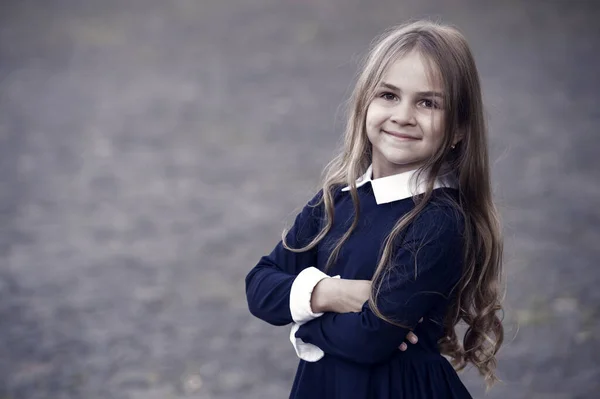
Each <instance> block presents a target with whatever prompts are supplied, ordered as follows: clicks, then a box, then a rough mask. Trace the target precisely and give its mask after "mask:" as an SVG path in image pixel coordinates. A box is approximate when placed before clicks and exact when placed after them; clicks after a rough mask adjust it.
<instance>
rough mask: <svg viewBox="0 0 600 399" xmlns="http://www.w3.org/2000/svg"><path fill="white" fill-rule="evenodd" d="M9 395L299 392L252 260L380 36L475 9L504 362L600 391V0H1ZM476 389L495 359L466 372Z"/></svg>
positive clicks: (539, 393)
mask: <svg viewBox="0 0 600 399" xmlns="http://www.w3.org/2000/svg"><path fill="white" fill-rule="evenodd" d="M0 4H1V5H0V183H1V184H0V218H1V219H0V398H1V399H38V398H51V399H61V398H69V399H70V398H84V399H96V398H132V399H137V398H145V399H148V398H150V399H152V398H157V399H167V398H202V399H208V398H215V399H216V398H222V399H225V398H249V399H258V398H284V397H287V395H288V393H289V389H290V387H291V383H292V378H293V375H294V371H295V367H296V364H297V359H296V356H295V354H294V351H293V349H292V347H291V345H290V344H289V342H288V340H287V334H288V329H287V328H275V327H272V326H269V325H267V324H266V323H263V322H261V321H259V320H257V319H255V318H253V317H252V316H251V315H250V314H249V312H248V311H247V305H246V302H245V294H244V284H243V278H244V277H245V275H246V273H247V272H248V271H249V270H250V268H252V267H253V266H254V265H255V263H256V262H257V261H258V259H259V257H260V256H262V255H263V254H265V253H268V252H269V251H270V250H271V249H272V247H273V246H274V245H275V244H276V242H277V241H278V239H279V235H280V232H281V230H282V228H283V227H284V225H285V222H289V221H290V220H292V218H293V216H294V212H295V210H297V209H298V207H300V206H302V205H303V203H304V202H305V201H306V200H307V199H308V198H309V197H310V195H311V193H312V192H313V190H315V188H316V186H317V183H318V180H319V174H320V171H321V169H322V168H323V166H324V165H325V163H326V162H327V161H328V160H329V159H330V158H331V156H332V155H333V152H334V149H335V147H336V144H337V142H338V138H339V135H340V132H341V127H342V123H341V116H342V114H341V112H340V104H342V103H343V101H344V100H345V99H346V98H347V96H348V94H349V90H350V88H351V84H352V81H353V76H354V73H355V71H356V67H357V63H356V61H357V59H358V57H359V56H360V55H362V54H364V52H365V51H366V48H367V46H368V44H369V42H370V41H371V40H372V39H373V38H374V37H375V36H376V35H377V34H379V33H381V32H382V31H383V30H384V29H385V28H387V27H389V26H391V25H394V24H397V23H399V22H402V21H405V20H406V19H409V18H417V17H430V18H434V19H441V20H442V21H444V22H448V23H452V24H456V25H458V26H459V27H460V28H461V29H462V31H463V32H464V33H465V35H466V36H467V38H468V39H469V41H470V43H471V45H472V48H473V51H474V53H475V56H476V59H477V62H478V66H479V68H480V73H481V77H482V80H483V87H484V91H485V92H484V95H485V101H486V104H487V110H488V116H489V121H490V127H491V142H490V146H491V154H492V160H493V177H494V189H495V192H496V197H497V200H498V205H499V208H500V210H501V212H502V216H503V218H504V222H505V228H506V277H507V283H508V290H507V299H506V317H505V323H506V324H505V326H506V344H505V346H504V347H503V349H502V351H501V353H500V355H499V374H500V377H501V378H502V379H503V381H504V383H503V384H501V385H498V386H497V387H496V388H494V389H493V390H492V391H491V392H490V393H489V394H488V395H487V396H486V397H489V398H549V399H575V398H577V399H584V398H585V399H591V398H600V350H599V349H600V342H599V334H600V322H599V320H598V319H599V317H600V289H599V286H600V268H599V267H598V259H600V212H599V210H598V209H599V208H598V207H599V205H600V184H599V182H600V176H599V175H600V173H599V169H600V168H599V166H600V156H599V154H598V152H599V151H600V139H599V138H598V128H600V112H599V111H598V91H599V89H600V84H599V83H598V77H597V74H598V71H599V70H600V56H599V51H598V47H599V46H598V45H599V44H600V28H599V24H598V21H599V20H600V4H598V2H595V1H566V0H565V1H536V2H521V1H503V2H492V1H475V0H453V1H445V2H442V1H425V0H423V1H395V0H377V1H359V0H338V1H335V0H303V1H299V0H298V1H295V0H251V1H249V0H226V1H217V0H211V1H209V0H206V1H200V0H198V1H194V0H143V1H142V0H120V1H117V0H103V1H91V0H90V1H83V0H79V1H76V0H52V1H43V0H12V1H11V0H2V2H1V3H0ZM461 376H462V378H463V380H464V381H465V383H466V384H467V386H468V387H469V389H470V390H471V392H472V393H473V395H474V396H475V397H477V398H480V397H484V388H483V382H482V380H481V379H480V378H479V377H478V376H477V374H476V372H475V371H474V370H473V369H470V370H467V371H466V372H465V373H463V374H461Z"/></svg>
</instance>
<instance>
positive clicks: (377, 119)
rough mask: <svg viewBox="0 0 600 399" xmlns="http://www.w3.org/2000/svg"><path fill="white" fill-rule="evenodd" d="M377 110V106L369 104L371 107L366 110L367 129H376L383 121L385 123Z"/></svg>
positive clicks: (382, 115) (382, 114)
mask: <svg viewBox="0 0 600 399" xmlns="http://www.w3.org/2000/svg"><path fill="white" fill-rule="evenodd" d="M379 108H380V107H377V105H374V104H373V103H371V105H369V108H367V119H366V125H367V129H375V128H378V127H379V126H380V125H381V124H382V123H383V121H385V115H384V113H383V112H382V110H381V109H379Z"/></svg>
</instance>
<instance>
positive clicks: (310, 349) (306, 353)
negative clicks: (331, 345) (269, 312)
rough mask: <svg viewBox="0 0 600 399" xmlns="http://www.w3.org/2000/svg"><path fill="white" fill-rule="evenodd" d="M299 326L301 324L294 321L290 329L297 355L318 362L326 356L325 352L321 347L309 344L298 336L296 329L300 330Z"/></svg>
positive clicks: (291, 340) (308, 360)
mask: <svg viewBox="0 0 600 399" xmlns="http://www.w3.org/2000/svg"><path fill="white" fill-rule="evenodd" d="M299 328H300V324H298V323H294V324H293V325H292V329H291V331H290V342H291V343H292V345H293V346H294V350H295V351H296V355H298V357H299V358H300V359H302V360H305V361H307V362H317V361H319V360H321V358H322V357H323V356H325V352H323V351H322V350H321V348H319V347H318V346H316V345H313V344H307V343H306V342H304V341H302V340H301V339H300V338H296V331H298V329H299Z"/></svg>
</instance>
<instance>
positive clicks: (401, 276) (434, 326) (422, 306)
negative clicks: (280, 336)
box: [246, 184, 471, 399]
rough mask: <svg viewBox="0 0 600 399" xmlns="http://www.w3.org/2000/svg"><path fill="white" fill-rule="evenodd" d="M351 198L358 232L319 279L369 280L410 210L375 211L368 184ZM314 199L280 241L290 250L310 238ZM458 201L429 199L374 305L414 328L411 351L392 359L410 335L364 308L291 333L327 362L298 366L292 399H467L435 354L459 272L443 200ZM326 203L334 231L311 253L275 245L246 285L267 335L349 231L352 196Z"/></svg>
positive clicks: (404, 204)
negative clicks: (304, 276) (297, 284)
mask: <svg viewBox="0 0 600 399" xmlns="http://www.w3.org/2000/svg"><path fill="white" fill-rule="evenodd" d="M358 192H359V199H360V221H359V225H358V227H357V228H356V230H355V231H354V233H353V234H352V235H351V236H350V238H349V239H348V241H346V243H345V244H344V246H343V247H342V250H341V252H340V254H339V257H338V260H337V261H336V262H335V264H334V265H333V266H332V267H331V268H330V269H329V270H327V271H326V273H327V274H329V275H337V274H339V275H340V276H341V278H344V279H362V280H371V279H372V277H373V274H374V272H375V268H376V265H377V261H378V259H379V254H380V251H381V247H382V243H383V241H384V239H385V237H386V236H387V235H388V234H389V232H390V230H391V228H392V227H393V226H394V224H395V223H396V221H397V220H398V219H399V218H400V217H402V216H403V215H404V214H406V213H407V212H409V211H410V210H411V209H412V208H413V207H414V202H413V200H412V198H406V199H402V200H399V201H394V202H391V203H386V204H381V205H378V204H377V203H376V202H375V198H374V195H373V192H372V188H371V185H370V184H365V185H364V186H361V187H359V188H358ZM320 195H321V194H320V193H319V194H317V196H315V198H313V199H312V200H311V201H310V202H309V203H308V204H307V205H306V206H305V207H304V209H303V210H302V212H301V213H300V214H299V215H298V216H297V218H296V221H295V223H294V226H293V227H292V228H291V229H290V231H289V233H288V235H287V240H288V243H289V244H290V245H293V246H295V247H300V246H304V245H305V244H306V243H308V242H309V241H310V239H311V238H313V237H314V236H315V235H316V234H317V233H318V231H319V228H320V223H321V219H322V214H323V210H322V206H320V207H317V206H314V204H315V203H316V201H317V200H318V198H319V196H320ZM456 196H457V191H456V190H454V189H451V188H439V189H436V190H434V195H433V199H432V201H431V202H430V203H429V204H428V205H427V207H426V208H425V210H424V211H423V212H422V213H421V214H420V215H419V216H418V218H417V220H416V221H415V222H413V223H412V224H411V225H410V226H409V228H408V229H407V230H406V232H405V234H404V235H403V237H402V242H401V243H399V245H398V248H397V250H396V253H395V254H394V256H393V260H394V269H393V271H392V272H391V273H390V274H389V276H388V278H387V279H386V280H385V283H384V285H383V286H382V289H381V291H380V294H379V297H378V307H379V309H380V310H381V311H382V313H383V314H384V315H386V316H387V317H390V318H392V319H393V320H395V321H397V322H399V323H400V324H402V325H406V326H413V327H414V332H415V334H416V335H417V336H418V337H419V341H418V343H417V344H415V345H413V344H409V347H408V350H407V351H404V352H402V351H400V350H399V349H398V347H399V345H400V344H401V343H402V342H403V341H404V340H405V337H406V334H407V333H408V332H409V330H408V329H405V328H401V327H398V326H395V325H393V324H390V323H387V322H385V321H383V320H382V319H380V318H378V317H376V316H375V314H374V313H373V312H372V311H371V309H370V307H369V305H368V303H365V305H364V306H363V309H362V311H361V312H358V313H343V314H338V313H325V314H324V315H323V316H321V317H319V318H317V319H314V320H311V321H309V322H307V323H306V324H303V325H302V326H301V327H300V329H299V330H298V332H297V333H296V337H297V338H301V339H302V340H303V341H304V342H307V343H311V344H314V345H316V346H318V347H319V348H321V349H322V350H323V351H324V352H325V356H324V357H323V358H322V359H321V360H319V361H317V362H306V361H304V360H300V362H299V365H298V370H297V373H296V377H295V379H294V383H293V387H292V391H291V394H290V398H296V399H305V398H306V399H320V398H323V399H334V398H340V399H341V398H343V399H348V398H357V399H367V398H377V399H383V398H394V399H401V398H405V399H409V398H410V399H420V398H423V399H424V398H427V399H442V398H444V399H446V398H449V399H450V398H454V399H462V398H471V395H470V394H469V393H468V391H467V389H466V388H465V386H464V385H463V384H462V382H461V380H460V379H459V377H458V375H457V374H456V371H455V370H454V369H453V367H452V365H451V364H450V363H449V362H448V360H446V358H445V357H443V356H442V355H441V354H440V351H439V348H438V344H437V342H438V340H439V339H440V338H442V337H443V319H444V316H445V313H446V310H447V308H448V306H449V304H450V303H451V301H452V299H453V297H452V289H453V287H454V286H455V284H456V283H457V282H458V280H459V278H460V276H461V271H462V265H463V239H464V237H463V230H464V221H463V219H462V217H461V215H460V212H458V211H457V210H456V209H455V208H454V207H453V205H452V202H451V201H449V200H448V199H449V198H450V197H454V198H455V199H456ZM334 203H335V216H334V225H333V228H332V230H331V231H330V232H329V233H328V235H327V236H326V237H325V240H323V241H322V242H321V243H320V244H319V245H318V248H316V249H315V250H313V251H308V252H302V253H292V252H290V251H287V250H285V249H284V248H283V246H282V245H281V243H279V244H278V245H277V246H276V248H275V249H274V250H273V251H272V252H271V254H270V255H268V256H264V257H262V258H261V259H260V261H259V262H258V264H257V265H256V266H255V267H254V268H253V269H252V270H251V271H250V273H249V274H248V275H247V277H246V296H247V300H248V305H249V309H250V311H251V312H252V314H253V315H255V316H256V317H258V318H260V319H262V320H264V321H266V322H268V323H271V324H273V325H286V324H289V323H292V322H293V320H292V316H291V313H290V306H289V297H290V289H291V286H292V283H293V282H294V279H295V277H296V276H297V275H298V273H299V272H300V271H302V270H303V269H305V268H308V267H310V266H315V267H317V268H319V269H320V270H323V271H325V270H324V268H325V264H326V262H327V259H328V256H329V254H330V252H331V249H332V243H333V242H334V241H335V240H337V239H338V238H339V237H341V235H342V234H344V232H345V231H346V230H347V229H348V227H349V225H350V224H351V223H352V218H353V215H354V210H353V204H352V200H351V197H350V194H349V193H348V192H342V191H341V190H337V191H336V193H335V196H334ZM421 317H423V318H424V321H423V323H420V324H419V323H418V320H419V319H420V318H421ZM291 353H293V352H291Z"/></svg>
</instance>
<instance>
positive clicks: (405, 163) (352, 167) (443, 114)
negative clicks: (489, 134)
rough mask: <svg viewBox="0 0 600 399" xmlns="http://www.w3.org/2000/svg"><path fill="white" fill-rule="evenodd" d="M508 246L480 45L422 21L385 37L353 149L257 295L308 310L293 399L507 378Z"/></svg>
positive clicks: (351, 139) (273, 318)
mask: <svg viewBox="0 0 600 399" xmlns="http://www.w3.org/2000/svg"><path fill="white" fill-rule="evenodd" d="M501 256H502V239H501V235H500V227H499V222H498V216H497V213H496V210H495V208H494V204H493V202H492V193H491V187H490V172H489V166H488V154H487V143H486V127H485V123H484V117H483V106H482V100H481V90H480V84H479V77H478V72H477V69H476V67H475V63H474V60H473V56H472V54H471V51H470V50H469V47H468V45H467V43H466V41H465V39H464V37H463V36H462V35H461V34H460V33H459V32H458V31H457V30H456V29H454V28H451V27H448V26H444V25H440V24H436V23H432V22H426V21H418V22H414V23H410V24H406V25H403V26H400V27H397V28H394V29H392V30H390V31H389V32H387V33H386V34H384V35H383V36H382V37H381V38H380V39H379V40H378V41H377V42H376V43H375V44H374V45H373V47H372V49H371V51H370V53H369V54H368V56H367V58H366V59H365V62H364V66H363V69H362V72H361V73H360V75H359V77H358V81H357V83H356V86H355V89H354V91H353V93H352V98H351V102H350V108H349V118H348V123H347V127H346V132H345V137H344V145H343V149H342V151H341V153H340V154H339V155H338V156H337V157H336V158H335V159H334V160H333V161H332V162H330V164H329V165H328V167H327V169H326V171H325V173H324V181H323V184H322V189H321V190H320V191H319V192H318V193H317V194H316V195H315V197H314V198H313V199H312V200H311V201H309V203H308V204H307V205H306V206H305V207H304V209H303V210H302V211H301V212H300V214H299V215H298V216H297V218H296V221H295V223H294V225H293V227H292V228H291V229H290V230H289V231H288V232H284V235H283V238H282V241H281V242H280V243H279V244H278V245H277V246H276V247H275V249H274V250H273V252H271V254H270V255H268V256H264V257H262V258H261V260H260V261H259V263H258V264H257V265H256V267H254V268H253V269H252V270H251V271H250V273H249V274H248V276H247V277H246V295H247V299H248V305H249V308H250V311H251V312H252V314H253V315H255V316H257V317H259V318H261V319H262V320H265V321H267V322H269V323H271V324H274V325H285V324H288V323H294V325H293V328H292V336H291V337H290V338H291V340H292V343H293V345H294V347H295V349H296V353H297V354H298V356H299V357H300V358H301V361H300V364H299V366H298V371H297V374H296V378H295V380H294V384H293V388H292V392H291V395H290V397H291V398H311V399H314V398H327V399H330V398H345V399H346V398H365V399H366V398H411V399H418V398H428V399H435V398H470V397H471V396H470V395H469V393H468V392H467V390H466V388H465V387H464V385H463V384H462V383H461V381H460V379H459V378H458V375H457V373H456V371H455V368H456V369H458V370H460V369H463V368H464V367H465V366H466V364H467V363H469V362H470V363H472V364H474V365H475V366H476V367H477V368H478V369H479V371H480V373H481V374H482V375H483V376H484V377H485V381H486V383H487V385H488V387H489V386H491V385H493V384H494V383H495V382H496V381H497V377H496V375H495V367H496V358H495V355H496V353H497V351H498V349H499V348H500V345H501V344H502V340H503V327H502V324H501V321H500V319H499V318H498V316H497V315H496V313H497V312H498V311H500V310H501V309H502V308H501V305H500V298H499V296H500V293H499V283H500V278H501ZM329 275H339V276H341V279H339V278H338V279H334V278H329ZM339 276H336V277H339ZM367 299H368V301H367ZM365 301H366V303H364V304H363V302H365ZM421 318H423V322H422V323H420V324H419V323H418V322H419V320H420V319H421ZM461 320H462V321H463V322H464V323H465V324H466V326H467V330H466V333H465V335H464V338H463V340H462V342H460V341H459V338H458V336H457V333H456V331H455V327H456V325H457V324H458V323H459V322H460V321H461ZM412 329H415V333H416V335H417V336H418V337H419V340H418V343H417V344H416V345H414V346H413V347H411V348H410V349H409V350H406V351H401V350H398V347H399V345H401V344H402V343H403V340H404V337H405V336H406V335H407V333H409V332H410V331H411V330H412ZM403 349H404V348H403ZM442 355H446V356H448V357H449V358H450V359H451V360H452V364H453V365H454V367H455V368H453V367H452V365H451V364H450V363H449V362H448V360H447V358H446V357H444V356H442Z"/></svg>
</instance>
